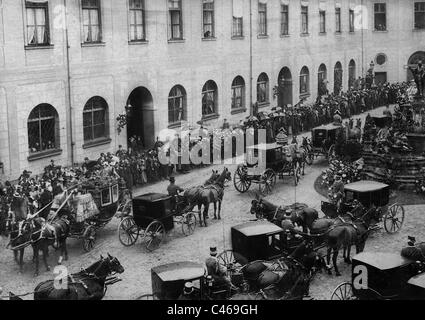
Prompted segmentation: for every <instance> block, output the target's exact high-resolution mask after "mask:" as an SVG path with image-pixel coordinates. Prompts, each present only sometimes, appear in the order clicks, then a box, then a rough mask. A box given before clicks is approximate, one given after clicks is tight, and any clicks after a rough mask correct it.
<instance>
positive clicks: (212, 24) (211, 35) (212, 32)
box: [201, 0, 215, 39]
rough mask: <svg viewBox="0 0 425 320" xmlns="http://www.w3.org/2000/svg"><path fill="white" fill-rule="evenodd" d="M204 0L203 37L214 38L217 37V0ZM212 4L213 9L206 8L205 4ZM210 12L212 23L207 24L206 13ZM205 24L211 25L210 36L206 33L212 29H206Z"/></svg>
mask: <svg viewBox="0 0 425 320" xmlns="http://www.w3.org/2000/svg"><path fill="white" fill-rule="evenodd" d="M201 2H202V39H214V38H215V0H212V1H211V2H206V3H204V1H203V0H201ZM210 3H211V4H212V9H211V8H207V9H206V8H205V5H207V4H210ZM206 12H209V13H210V14H211V20H212V22H211V23H208V24H205V13H206ZM205 26H211V34H210V36H209V37H206V36H205V34H206V33H207V32H208V31H210V30H206V29H205Z"/></svg>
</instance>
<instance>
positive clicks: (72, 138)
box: [64, 0, 75, 165]
mask: <svg viewBox="0 0 425 320" xmlns="http://www.w3.org/2000/svg"><path fill="white" fill-rule="evenodd" d="M64 7H65V42H66V43H65V44H66V71H67V85H68V94H67V96H68V97H67V98H68V106H69V114H68V117H69V121H68V124H69V135H70V142H71V147H70V149H69V152H70V158H71V165H74V162H75V161H74V160H75V157H74V145H75V142H74V134H73V119H72V115H73V112H72V98H71V64H70V61H69V49H70V46H69V36H68V7H67V1H66V0H64Z"/></svg>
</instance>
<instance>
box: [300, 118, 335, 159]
mask: <svg viewBox="0 0 425 320" xmlns="http://www.w3.org/2000/svg"><path fill="white" fill-rule="evenodd" d="M339 134H343V127H342V126H340V125H335V124H327V125H323V126H320V127H316V128H313V130H312V131H311V150H310V152H309V155H308V158H309V159H308V160H309V162H310V163H311V162H313V160H314V159H315V158H317V157H319V156H321V155H323V156H325V157H326V158H327V159H331V158H332V157H333V156H334V155H335V144H336V142H337V138H338V135H339Z"/></svg>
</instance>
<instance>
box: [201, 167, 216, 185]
mask: <svg viewBox="0 0 425 320" xmlns="http://www.w3.org/2000/svg"><path fill="white" fill-rule="evenodd" d="M219 176H220V174H219V173H218V170H214V169H213V170H212V174H211V177H209V178H208V180H207V181H205V182H204V187H206V186H209V185H212V184H214V182H215V180H216V179H217V178H218V177H219Z"/></svg>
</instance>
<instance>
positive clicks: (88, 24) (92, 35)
mask: <svg viewBox="0 0 425 320" xmlns="http://www.w3.org/2000/svg"><path fill="white" fill-rule="evenodd" d="M82 9H83V31H84V42H85V43H93V42H100V41H102V33H101V17H100V0H82Z"/></svg>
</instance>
